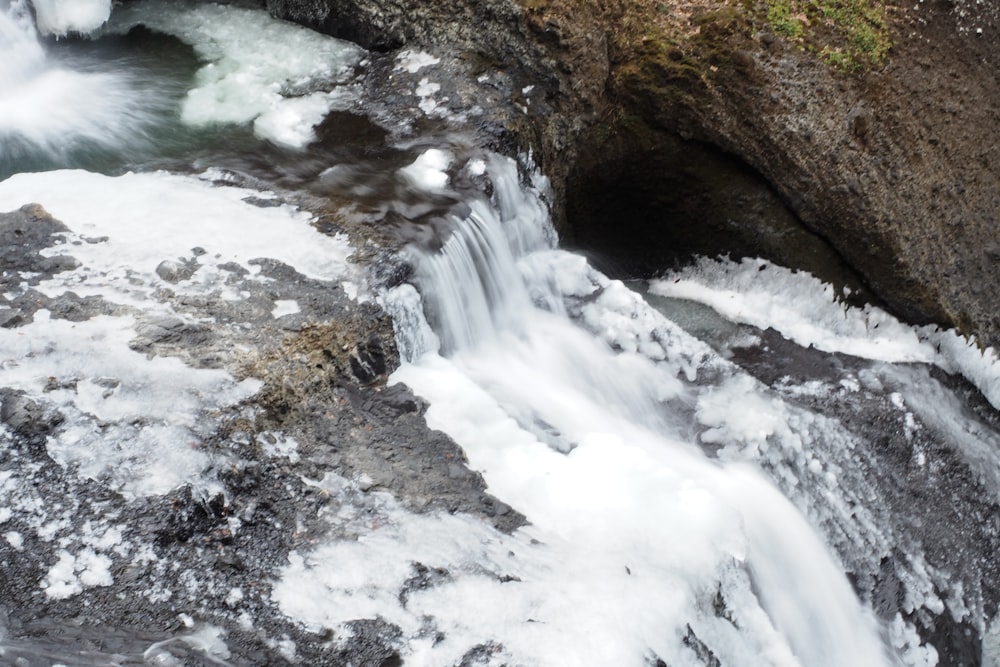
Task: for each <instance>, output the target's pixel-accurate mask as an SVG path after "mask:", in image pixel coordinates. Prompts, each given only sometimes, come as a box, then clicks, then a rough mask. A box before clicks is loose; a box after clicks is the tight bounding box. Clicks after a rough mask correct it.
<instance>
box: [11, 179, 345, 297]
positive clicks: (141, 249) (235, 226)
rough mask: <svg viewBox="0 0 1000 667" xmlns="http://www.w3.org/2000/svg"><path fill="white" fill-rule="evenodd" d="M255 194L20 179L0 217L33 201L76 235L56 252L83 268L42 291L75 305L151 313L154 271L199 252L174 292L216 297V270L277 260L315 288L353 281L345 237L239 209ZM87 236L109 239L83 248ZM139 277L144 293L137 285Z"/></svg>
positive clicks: (176, 184)
mask: <svg viewBox="0 0 1000 667" xmlns="http://www.w3.org/2000/svg"><path fill="white" fill-rule="evenodd" d="M255 195H257V193H255V192H253V191H251V190H247V189H243V188H238V187H215V186H213V185H212V184H211V183H210V182H208V181H206V180H203V179H199V178H193V177H187V176H175V175H171V174H167V173H162V172H157V173H146V174H135V173H128V174H124V175H122V176H118V177H111V176H103V175H100V174H94V173H91V172H86V171H79V170H65V171H54V172H44V173H30V174H29V173H25V174H17V175H15V176H12V177H11V178H9V179H7V180H6V181H2V182H0V210H12V209H15V208H18V207H20V206H21V205H23V204H25V203H27V202H39V203H41V204H42V205H43V206H44V207H45V209H46V210H47V211H49V213H51V214H52V215H53V216H55V217H56V218H58V219H59V220H61V221H62V222H64V223H65V224H66V225H67V226H68V227H69V228H70V229H72V230H73V232H74V233H75V234H76V236H75V237H71V238H72V240H73V241H75V242H72V243H69V244H64V245H61V246H59V247H58V248H57V249H55V250H54V251H53V252H54V253H57V254H67V255H72V256H73V257H75V258H77V259H78V260H80V262H82V264H83V268H81V269H79V270H77V271H73V272H63V273H61V274H58V275H57V276H56V278H55V279H54V280H52V281H50V282H49V283H47V284H46V285H43V286H42V289H43V290H46V291H47V292H48V293H49V294H50V295H52V296H55V295H57V294H61V293H62V292H64V291H65V290H66V289H67V288H70V289H73V290H74V291H75V292H76V293H77V294H79V295H80V296H87V295H88V294H100V295H104V296H107V297H109V298H117V299H120V300H121V301H122V302H125V303H134V304H135V305H137V306H140V307H141V306H144V305H148V301H149V299H148V296H149V294H150V292H151V291H152V290H154V289H156V287H157V286H158V285H161V284H162V282H163V281H162V280H160V279H159V278H158V277H156V274H155V272H156V267H157V266H158V265H159V264H160V262H161V261H163V260H165V259H168V260H176V259H178V258H185V259H194V255H193V254H192V249H193V248H196V247H199V248H202V249H203V250H204V251H205V252H204V253H202V254H201V255H200V256H199V257H198V258H197V261H198V263H199V264H201V265H202V268H199V269H198V271H197V272H196V273H195V275H194V276H193V278H192V279H190V280H188V281H185V283H184V284H183V285H175V286H173V289H180V290H183V289H185V288H187V289H190V290H193V291H204V290H206V289H217V288H218V286H219V285H220V284H221V283H223V282H224V279H225V276H226V273H225V272H224V271H220V270H219V269H218V266H219V265H221V264H225V263H227V262H236V263H238V264H241V265H243V266H247V263H248V261H249V260H251V259H255V258H259V257H267V258H271V259H277V260H279V261H282V262H284V263H286V264H289V265H291V266H292V267H294V268H295V269H296V270H298V271H299V272H300V273H302V274H304V275H306V276H308V277H311V278H316V279H319V280H338V279H341V278H346V277H348V276H349V275H350V274H351V271H352V270H351V268H350V267H349V265H348V263H347V255H348V253H349V252H350V249H349V245H348V243H347V241H346V239H345V238H344V237H343V236H338V237H330V236H327V235H324V234H321V233H320V232H318V231H316V230H315V229H314V228H312V227H311V226H310V224H309V223H310V220H311V215H310V214H308V213H306V212H303V211H298V210H295V209H293V208H292V207H289V206H277V207H263V208H262V207H258V206H253V205H252V204H248V203H246V202H245V201H243V199H245V198H247V197H250V196H255ZM84 237H86V238H91V239H94V238H98V239H99V238H102V237H107V240H106V241H102V242H98V243H88V242H79V239H82V238H84ZM125 267H127V270H126V268H125ZM248 268H249V267H248ZM135 273H138V274H139V275H141V276H143V277H144V281H143V282H144V283H145V284H143V285H135V277H136V276H135V275H134V274H135ZM109 288H110V289H111V290H113V293H114V297H112V294H111V293H110V292H109Z"/></svg>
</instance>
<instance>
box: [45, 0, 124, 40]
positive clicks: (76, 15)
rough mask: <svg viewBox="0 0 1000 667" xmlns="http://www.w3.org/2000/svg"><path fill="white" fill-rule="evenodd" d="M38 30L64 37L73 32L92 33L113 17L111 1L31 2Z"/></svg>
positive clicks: (63, 0)
mask: <svg viewBox="0 0 1000 667" xmlns="http://www.w3.org/2000/svg"><path fill="white" fill-rule="evenodd" d="M31 3H32V4H33V5H34V6H35V19H36V21H37V23H38V30H39V31H40V32H41V33H42V34H45V35H55V36H57V37H62V36H64V35H66V34H68V33H71V32H78V33H85V34H86V33H92V32H94V31H95V30H97V29H98V28H100V27H101V26H102V25H104V22H105V21H107V20H108V17H109V16H111V0H31Z"/></svg>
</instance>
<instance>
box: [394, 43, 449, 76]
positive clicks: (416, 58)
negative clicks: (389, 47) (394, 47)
mask: <svg viewBox="0 0 1000 667" xmlns="http://www.w3.org/2000/svg"><path fill="white" fill-rule="evenodd" d="M439 62H441V59H440V58H435V57H434V56H432V55H431V54H429V53H425V52H423V51H411V50H410V49H405V50H403V51H400V52H399V54H398V55H397V56H396V69H398V70H403V71H406V72H409V73H410V74H416V73H417V72H419V71H420V70H422V69H423V68H424V67H430V66H431V65H437V64H438V63H439Z"/></svg>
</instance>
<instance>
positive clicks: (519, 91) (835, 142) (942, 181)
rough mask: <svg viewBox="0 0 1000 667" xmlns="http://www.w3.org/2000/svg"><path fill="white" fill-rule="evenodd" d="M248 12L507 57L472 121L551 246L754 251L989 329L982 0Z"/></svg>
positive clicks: (898, 305)
mask: <svg viewBox="0 0 1000 667" xmlns="http://www.w3.org/2000/svg"><path fill="white" fill-rule="evenodd" d="M267 5H268V7H269V8H270V9H271V11H272V13H274V14H276V15H279V16H282V17H285V18H291V19H294V20H299V21H301V22H304V23H306V24H309V25H312V26H314V27H317V28H319V29H322V30H325V31H327V32H330V33H332V34H335V35H338V36H343V37H346V38H348V39H353V40H356V41H358V42H360V43H361V44H362V45H364V46H366V47H369V48H373V49H376V50H381V51H386V50H393V49H398V48H400V47H402V46H404V45H408V46H415V47H420V48H426V49H429V50H432V51H434V52H437V53H446V54H451V56H452V57H453V58H454V59H455V60H457V61H460V62H463V63H466V64H467V65H468V66H470V67H473V68H474V67H475V66H476V64H477V63H481V64H489V66H490V67H491V68H493V69H494V70H498V71H502V72H504V73H505V74H506V75H507V76H508V77H510V78H511V79H512V80H514V81H515V83H516V84H517V85H514V86H511V87H510V89H509V90H506V91H503V92H504V93H505V94H504V96H503V97H505V99H504V100H503V101H504V102H505V105H504V106H503V109H502V110H501V111H496V112H492V114H493V117H494V121H495V123H494V124H491V125H490V126H489V127H488V128H486V129H487V130H488V133H492V134H493V135H494V136H496V135H497V134H504V136H505V139H506V140H507V141H508V142H510V143H512V144H516V145H517V146H520V147H522V148H527V147H530V148H532V149H533V150H534V154H535V157H536V159H537V160H538V162H539V163H540V164H541V166H542V169H543V171H545V173H546V174H547V175H549V176H550V178H552V180H553V183H554V186H555V192H556V200H557V201H556V202H555V212H556V215H557V217H558V218H559V219H560V224H561V226H562V229H563V235H564V239H565V240H566V241H567V242H568V243H571V244H576V245H579V246H580V247H582V248H585V249H587V250H589V251H591V252H593V253H595V254H597V255H600V256H604V257H606V258H607V260H608V262H607V265H608V266H609V267H611V268H617V269H618V270H619V271H622V272H627V273H632V274H636V273H651V272H657V271H661V270H663V269H664V268H666V267H669V266H672V265H674V264H676V263H679V262H685V261H687V260H689V259H690V258H691V256H692V255H694V254H707V255H715V254H730V255H733V256H734V257H739V256H744V255H760V256H764V257H768V258H770V259H773V260H774V261H777V262H779V263H782V264H785V265H787V266H791V267H794V268H804V269H808V270H810V271H813V272H814V273H816V274H817V275H820V276H822V277H824V278H827V279H829V280H832V281H834V282H836V283H838V284H843V285H846V286H849V287H850V288H851V289H852V290H853V291H854V292H855V293H856V294H857V295H858V296H859V297H860V298H864V299H867V300H870V301H876V302H879V303H882V304H883V305H885V306H887V307H888V308H890V309H891V310H892V311H893V312H895V313H897V314H899V315H901V316H902V317H904V318H905V319H907V320H910V321H912V322H921V323H924V322H935V323H938V324H941V325H945V326H953V327H957V328H958V329H959V330H961V331H962V332H964V333H966V334H976V335H978V336H979V337H980V338H979V339H980V342H981V343H982V344H983V345H984V346H985V345H992V344H995V343H997V342H998V341H1000V320H998V318H997V316H996V312H995V296H996V294H997V291H998V286H1000V269H998V268H997V267H998V263H997V261H996V260H997V256H998V248H997V241H996V234H995V225H996V219H997V212H998V210H1000V201H998V200H997V195H996V191H997V185H998V176H1000V153H998V151H997V149H996V147H994V146H992V142H991V141H990V140H989V138H988V137H989V132H990V130H989V128H991V127H993V126H994V125H995V124H996V109H997V108H998V102H1000V99H998V98H1000V88H998V86H997V79H996V71H997V67H996V58H997V56H996V54H997V53H998V49H997V42H998V39H1000V32H998V30H1000V22H998V14H997V10H996V9H995V8H994V7H993V6H992V5H990V4H988V3H973V2H966V1H964V0H957V1H947V0H928V1H926V2H920V3H902V2H893V1H889V2H886V1H882V0H879V1H874V0H873V1H870V2H868V1H866V2H855V3H838V2H828V3H799V2H794V1H791V2H783V3H774V2H735V1H731V0H665V1H663V2H651V1H645V0H644V1H642V2H620V1H619V2H606V3H590V2H579V1H576V0H487V1H485V2H483V1H476V2H471V1H470V2H452V1H450V0H448V1H445V0H440V1H432V2H417V1H415V0H412V1H406V0H403V1H400V0H393V1H391V2H389V1H385V0H325V1H324V0H268V2H267ZM800 5H801V6H800ZM524 91H529V93H530V94H526V93H525V92H524ZM498 127H499V128H502V132H498V129H497V128H498Z"/></svg>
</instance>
